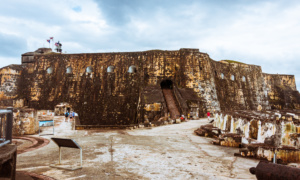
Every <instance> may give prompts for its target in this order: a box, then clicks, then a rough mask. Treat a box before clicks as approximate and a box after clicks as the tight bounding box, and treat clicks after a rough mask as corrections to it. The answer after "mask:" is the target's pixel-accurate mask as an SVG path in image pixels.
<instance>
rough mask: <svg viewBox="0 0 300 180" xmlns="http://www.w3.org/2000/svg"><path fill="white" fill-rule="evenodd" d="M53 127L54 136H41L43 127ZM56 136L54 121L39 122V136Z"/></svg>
mask: <svg viewBox="0 0 300 180" xmlns="http://www.w3.org/2000/svg"><path fill="white" fill-rule="evenodd" d="M51 126H53V134H40V128H41V127H51ZM45 135H54V120H39V136H45Z"/></svg>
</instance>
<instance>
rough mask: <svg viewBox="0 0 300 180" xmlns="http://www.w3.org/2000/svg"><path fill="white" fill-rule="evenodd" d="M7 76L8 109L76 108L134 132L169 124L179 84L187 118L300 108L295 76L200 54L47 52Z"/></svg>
mask: <svg viewBox="0 0 300 180" xmlns="http://www.w3.org/2000/svg"><path fill="white" fill-rule="evenodd" d="M22 62H23V65H19V66H14V65H12V66H7V67H4V68H1V69H0V78H1V84H0V103H1V104H2V105H13V100H15V101H14V102H15V107H20V106H22V105H23V106H28V107H30V108H35V109H38V110H41V109H51V110H54V108H55V107H56V106H57V105H59V104H61V103H68V104H69V105H70V106H71V107H72V108H73V110H74V111H75V112H77V113H78V115H79V117H80V121H81V125H130V124H139V123H143V122H144V121H145V120H149V121H156V120H158V119H159V118H160V117H168V113H169V110H168V108H167V103H166V101H165V98H164V96H163V94H162V91H161V88H162V82H165V81H170V82H172V87H170V88H171V89H172V91H173V92H174V96H175V98H176V106H177V107H178V109H179V112H180V114H184V115H185V116H187V115H188V114H190V115H191V116H193V118H195V117H196V118H198V117H204V116H205V114H206V112H207V111H210V112H212V113H214V112H218V111H220V110H222V111H224V110H225V111H226V110H245V109H248V110H256V109H257V108H258V107H261V108H260V109H261V110H268V109H271V108H273V109H274V108H276V109H283V108H298V109H299V108H300V106H299V104H300V95H299V92H298V91H297V90H296V85H295V77H294V76H292V75H271V74H264V73H262V70H261V67H260V66H255V65H248V64H243V63H238V62H234V61H219V62H218V61H214V60H212V59H211V58H210V57H209V55H208V54H206V53H202V52H199V50H198V49H180V50H177V51H162V50H151V51H143V52H121V53H91V54H57V53H51V52H49V49H40V50H38V51H36V52H33V53H25V54H23V56H22Z"/></svg>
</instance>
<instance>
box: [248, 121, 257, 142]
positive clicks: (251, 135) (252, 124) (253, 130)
mask: <svg viewBox="0 0 300 180" xmlns="http://www.w3.org/2000/svg"><path fill="white" fill-rule="evenodd" d="M257 135H258V121H257V120H252V121H251V122H250V127H249V138H252V139H257Z"/></svg>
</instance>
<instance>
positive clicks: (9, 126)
mask: <svg viewBox="0 0 300 180" xmlns="http://www.w3.org/2000/svg"><path fill="white" fill-rule="evenodd" d="M7 110H9V111H11V112H10V113H7V115H6V118H7V119H6V135H5V139H6V140H9V141H10V143H12V128H13V110H14V108H13V107H8V108H7Z"/></svg>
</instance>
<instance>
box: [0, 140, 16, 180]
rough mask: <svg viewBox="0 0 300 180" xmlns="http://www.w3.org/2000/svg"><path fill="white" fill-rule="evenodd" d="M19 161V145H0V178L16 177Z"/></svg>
mask: <svg viewBox="0 0 300 180" xmlns="http://www.w3.org/2000/svg"><path fill="white" fill-rule="evenodd" d="M16 163H17V146H16V145H10V144H7V145H4V146H2V147H0V179H2V178H4V179H15V176H16Z"/></svg>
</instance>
